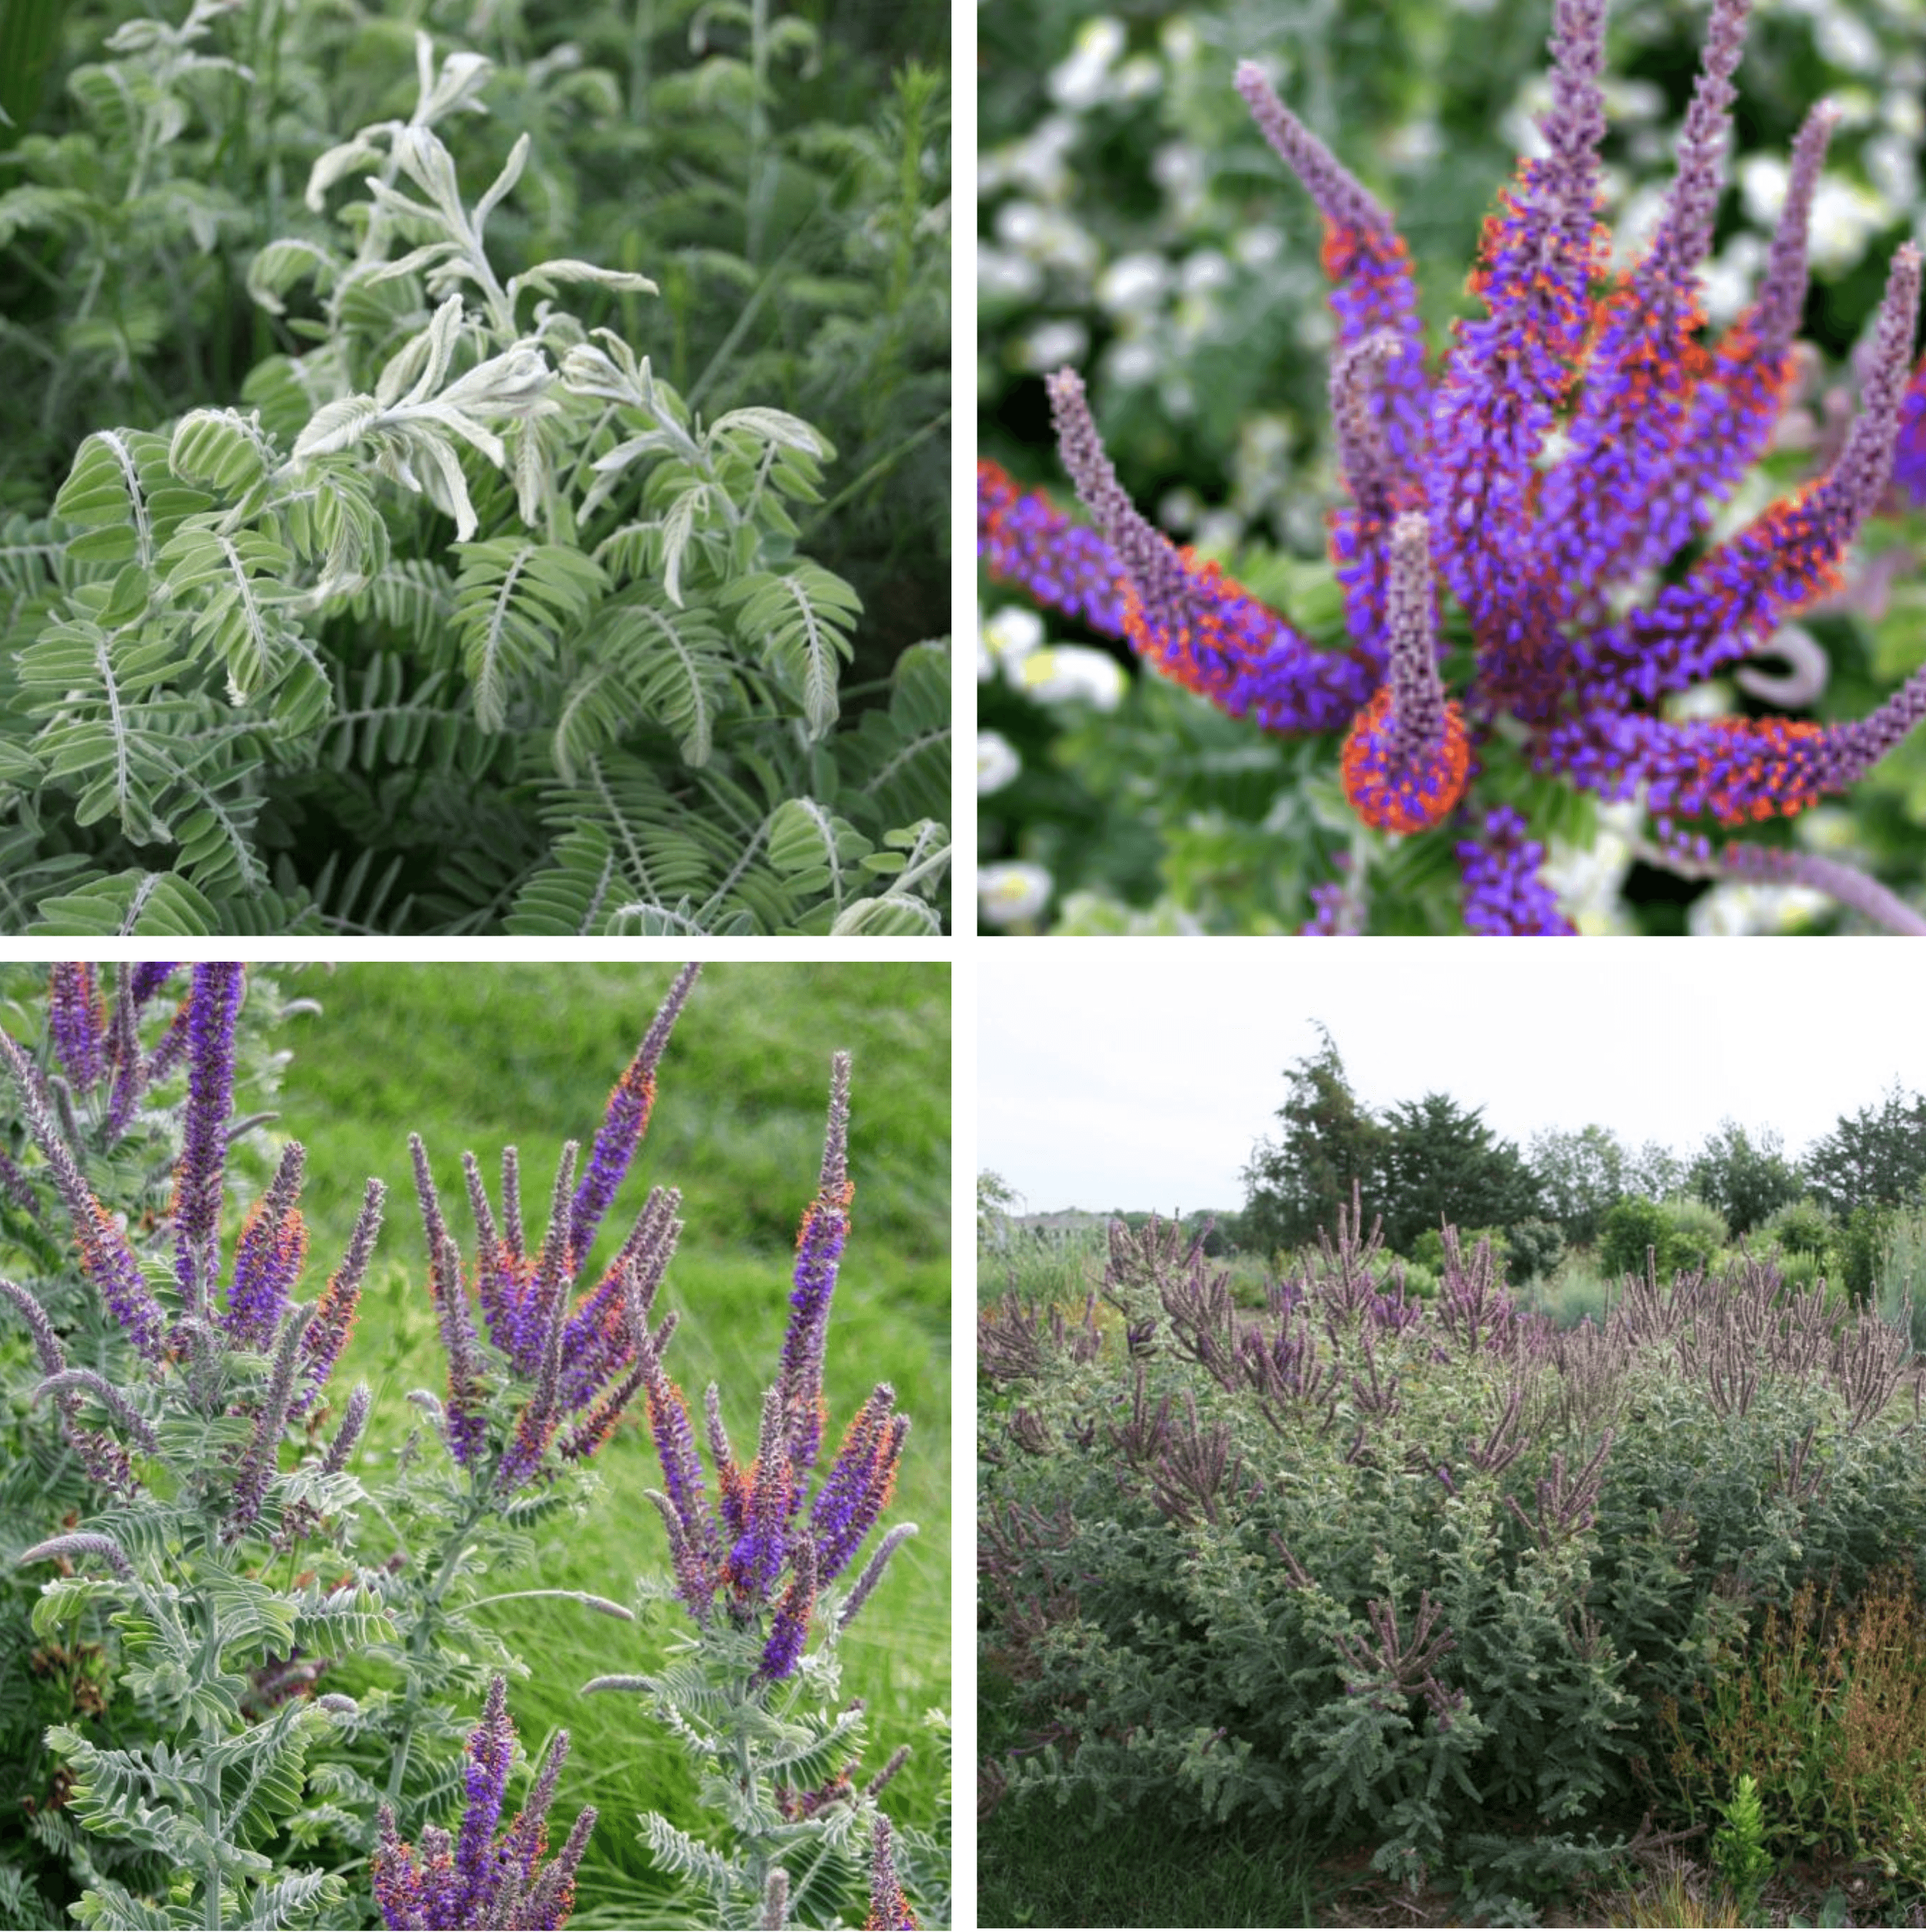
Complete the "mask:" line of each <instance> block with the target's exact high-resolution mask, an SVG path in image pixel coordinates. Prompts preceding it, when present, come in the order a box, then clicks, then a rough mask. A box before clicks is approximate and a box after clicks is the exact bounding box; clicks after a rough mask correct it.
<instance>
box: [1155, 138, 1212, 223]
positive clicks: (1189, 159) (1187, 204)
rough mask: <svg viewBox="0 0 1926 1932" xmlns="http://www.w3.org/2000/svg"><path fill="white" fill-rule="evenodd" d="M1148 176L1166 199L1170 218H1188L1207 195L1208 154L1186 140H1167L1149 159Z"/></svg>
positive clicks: (1209, 178)
mask: <svg viewBox="0 0 1926 1932" xmlns="http://www.w3.org/2000/svg"><path fill="white" fill-rule="evenodd" d="M1151 180H1153V181H1155V182H1156V183H1157V185H1158V187H1160V188H1162V189H1163V191H1164V193H1165V195H1166V197H1167V198H1168V199H1169V202H1170V208H1169V212H1170V214H1171V215H1172V217H1173V218H1175V220H1178V221H1180V222H1188V221H1190V220H1192V219H1193V218H1194V217H1196V215H1197V214H1198V213H1199V211H1201V210H1202V208H1203V206H1204V204H1205V200H1206V199H1208V190H1209V188H1210V184H1211V163H1210V160H1209V157H1208V156H1207V155H1206V154H1205V152H1204V150H1203V149H1202V148H1199V147H1195V146H1193V145H1192V144H1191V143H1190V142H1188V141H1166V142H1165V143H1164V145H1163V146H1162V147H1161V148H1159V149H1158V150H1157V153H1156V154H1155V155H1154V157H1152V159H1151Z"/></svg>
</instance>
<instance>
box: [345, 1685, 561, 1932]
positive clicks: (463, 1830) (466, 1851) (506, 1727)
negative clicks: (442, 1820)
mask: <svg viewBox="0 0 1926 1932" xmlns="http://www.w3.org/2000/svg"><path fill="white" fill-rule="evenodd" d="M514 1754H515V1733H514V1725H513V1724H511V1722H510V1721H509V1718H508V1685H507V1683H506V1682H505V1680H504V1679H502V1678H499V1677H497V1678H496V1679H495V1680H494V1682H493V1683H492V1684H490V1686H489V1687H488V1700H487V1703H486V1704H485V1705H484V1707H483V1709H482V1713H481V1723H480V1724H478V1725H477V1726H476V1727H475V1730H474V1731H473V1732H472V1733H471V1734H470V1736H469V1740H468V1769H467V1774H466V1787H467V1804H466V1808H464V1810H463V1814H462V1820H461V1826H460V1831H459V1832H458V1834H457V1835H455V1836H454V1837H451V1836H450V1835H449V1833H448V1832H446V1830H444V1829H443V1828H442V1827H440V1826H434V1825H431V1826H429V1827H428V1829H427V1830H426V1831H425V1832H423V1833H422V1842H421V1845H420V1847H419V1849H416V1847H415V1846H411V1845H408V1844H405V1843H403V1842H402V1841H401V1838H400V1837H399V1836H398V1834H397V1832H396V1831H395V1814H394V1813H393V1812H392V1811H390V1810H389V1808H388V1807H387V1806H386V1805H383V1807H382V1808H381V1842H380V1846H378V1848H377V1850H376V1852H375V1854H374V1897H375V1903H377V1905H379V1906H380V1908H381V1913H382V1917H383V1919H385V1920H386V1922H387V1924H389V1926H390V1927H394V1928H395V1932H430V1928H434V1932H450V1928H455V1929H456V1932H460V1929H461V1928H472V1932H481V1928H483V1927H490V1928H495V1932H555V1928H556V1927H559V1926H562V1925H564V1924H566V1923H567V1922H568V1914H569V1912H570V1911H571V1909H573V1907H574V1902H575V1872H576V1869H577V1867H578V1866H579V1865H580V1863H581V1861H582V1853H583V1851H584V1850H585V1849H586V1847H587V1845H588V1842H589V1833H590V1832H592V1831H593V1830H594V1829H595V1808H594V1807H593V1806H592V1805H587V1806H584V1807H583V1810H582V1811H581V1813H580V1816H578V1817H577V1819H576V1820H575V1823H574V1828H573V1829H571V1831H570V1832H569V1834H568V1839H567V1841H566V1842H565V1843H564V1844H563V1846H562V1849H561V1850H560V1851H559V1852H557V1853H556V1855H555V1857H554V1858H553V1859H550V1860H548V1861H547V1862H546V1863H544V1854H545V1852H547V1843H548V1824H547V1820H548V1812H549V1808H550V1806H551V1805H553V1803H554V1801H555V1788H556V1782H557V1781H558V1780H559V1778H560V1777H561V1775H562V1766H563V1765H564V1764H565V1763H567V1761H568V1733H567V1732H566V1731H558V1732H557V1733H556V1735H555V1742H554V1743H553V1745H550V1747H549V1750H548V1754H547V1757H545V1758H544V1760H542V1765H541V1770H540V1772H538V1773H537V1775H536V1777H535V1789H534V1790H532V1792H531V1793H529V1801H528V1802H527V1804H526V1805H524V1806H523V1808H522V1809H521V1810H520V1811H518V1812H517V1814H515V1817H514V1820H513V1822H512V1823H511V1824H510V1825H509V1826H508V1829H506V1830H505V1831H499V1830H498V1829H497V1827H498V1826H499V1823H500V1821H501V1816H502V1798H503V1796H504V1794H505V1793H506V1791H507V1790H508V1772H509V1769H510V1767H511V1765H512V1764H513V1763H514Z"/></svg>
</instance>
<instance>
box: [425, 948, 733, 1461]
mask: <svg viewBox="0 0 1926 1932" xmlns="http://www.w3.org/2000/svg"><path fill="white" fill-rule="evenodd" d="M699 970H700V969H699V968H697V967H695V966H693V965H691V966H686V967H685V968H683V969H682V971H681V972H680V973H679V974H677V975H676V979H675V981H674V983H673V985H672V986H670V989H669V992H668V994H667V997H666V998H664V1001H662V1004H661V1008H660V1009H659V1010H658V1012H657V1013H656V1015H655V1019H653V1021H652V1022H651V1023H650V1025H649V1030H648V1031H647V1033H646V1034H645V1035H644V1036H643V1040H642V1043H641V1045H640V1046H639V1047H638V1048H637V1050H636V1052H635V1055H634V1058H633V1059H632V1060H631V1061H630V1063H629V1064H628V1068H627V1070H626V1071H625V1073H623V1074H622V1078H621V1079H619V1081H617V1082H616V1085H615V1090H614V1091H613V1093H612V1094H610V1097H609V1102H608V1106H607V1112H606V1113H605V1114H604V1118H603V1121H602V1124H601V1128H600V1129H599V1130H598V1132H597V1133H596V1135H595V1142H594V1145H593V1146H592V1149H591V1150H590V1153H589V1164H588V1168H587V1171H586V1172H585V1173H583V1175H582V1176H581V1178H580V1182H579V1184H578V1183H577V1178H576V1161H577V1154H578V1153H579V1151H580V1148H579V1145H578V1143H577V1142H574V1141H570V1142H567V1143H566V1144H565V1145H564V1146H563V1148H562V1155H561V1159H560V1160H559V1163H557V1166H556V1176H555V1186H554V1190H553V1197H552V1199H551V1201H550V1208H549V1216H548V1232H547V1236H546V1238H544V1241H542V1243H541V1246H540V1247H539V1248H538V1249H536V1250H535V1251H534V1252H533V1253H530V1252H529V1248H528V1245H527V1242H526V1237H525V1235H524V1232H523V1223H522V1210H521V1169H520V1157H519V1156H518V1155H517V1152H516V1151H515V1150H514V1148H507V1149H505V1151H504V1152H503V1154H502V1187H501V1205H502V1212H501V1215H500V1218H499V1220H498V1219H497V1218H496V1214H495V1210H494V1207H493V1203H491V1202H490V1199H489V1198H488V1191H487V1184H486V1183H485V1182H484V1181H483V1179H482V1178H481V1169H480V1167H479V1166H478V1163H476V1161H475V1157H474V1156H473V1155H472V1154H464V1155H463V1157H462V1166H463V1172H464V1175H466V1181H467V1188H468V1199H469V1207H470V1208H471V1210H472V1212H473V1214H474V1217H475V1266H474V1270H473V1291H474V1302H473V1304H471V1302H470V1299H469V1283H467V1282H466V1280H464V1279H463V1272H462V1266H461V1257H460V1250H459V1248H458V1246H457V1244H456V1243H455V1239H454V1237H453V1236H452V1235H451V1234H450V1233H449V1229H448V1224H447V1223H446V1220H445V1219H444V1218H443V1214H442V1209H441V1203H440V1199H439V1197H438V1196H437V1193H436V1191H435V1185H434V1178H433V1177H432V1175H431V1173H430V1172H429V1168H428V1151H427V1150H426V1148H425V1147H424V1146H423V1145H422V1142H421V1139H420V1137H419V1136H410V1141H409V1146H410V1151H412V1154H413V1158H414V1164H415V1187H416V1195H417V1197H418V1199H419V1201H420V1203H421V1209H422V1226H423V1229H424V1230H425V1233H426V1235H427V1240H428V1280H429V1286H430V1292H431V1294H432V1295H433V1297H434V1304H435V1312H436V1317H437V1323H438V1325H439V1327H440V1331H441V1339H442V1346H443V1352H445V1353H446V1355H447V1357H448V1365H449V1385H448V1399H447V1400H446V1403H444V1404H443V1410H442V1425H443V1434H444V1436H445V1437H446V1440H447V1442H448V1445H449V1453H450V1454H452V1456H453V1457H455V1460H456V1461H457V1462H458V1463H460V1465H461V1466H463V1468H464V1469H471V1468H474V1467H475V1466H478V1464H479V1463H481V1461H482V1460H483V1459H484V1455H485V1453H486V1451H487V1427H486V1418H485V1417H484V1414H483V1397H484V1388H485V1385H486V1382H487V1374H486V1371H485V1370H484V1357H483V1354H482V1343H481V1337H480V1335H479V1334H478V1331H477V1329H476V1327H475V1313H474V1308H475V1306H477V1305H478V1307H479V1308H480V1310H481V1316H482V1319H483V1322H484V1323H485V1325H486V1326H487V1333H488V1340H489V1342H490V1343H492V1345H493V1348H494V1349H495V1350H496V1352H499V1355H500V1356H501V1357H502V1358H503V1359H504V1360H505V1364H506V1366H507V1367H508V1370H509V1372H510V1373H511V1375H512V1376H514V1378H515V1379H517V1380H518V1381H520V1382H522V1383H524V1384H526V1385H527V1388H526V1397H525V1400H523V1404H522V1407H521V1409H520V1413H519V1415H518V1416H517V1419H516V1421H515V1424H514V1430H513V1433H512V1434H511V1436H510V1437H509V1439H508V1442H506V1444H505V1445H503V1447H502V1450H501V1453H500V1455H499V1459H498V1460H497V1461H496V1465H495V1467H494V1470H493V1475H492V1477H491V1478H490V1481H491V1483H492V1485H493V1487H494V1488H495V1489H496V1490H497V1491H499V1493H501V1494H502V1495H504V1496H506V1495H510V1494H512V1493H514V1491H515V1490H518V1489H520V1488H523V1487H526V1485H528V1484H530V1483H532V1482H535V1481H539V1480H541V1479H542V1478H543V1477H544V1473H546V1474H547V1475H553V1465H552V1464H547V1465H546V1468H545V1469H544V1459H545V1458H546V1457H547V1455H548V1454H549V1452H550V1450H551V1448H552V1449H553V1450H555V1451H556V1453H557V1454H559V1456H560V1457H562V1459H564V1460H569V1461H579V1460H583V1459H584V1458H586V1457H589V1456H592V1455H593V1454H595V1451H596V1450H598V1448H601V1445H602V1444H603V1443H604V1442H606V1441H607V1439H608V1438H609V1436H610V1434H611V1433H613V1430H614V1428H615V1425H616V1423H617V1422H618V1421H619V1420H620V1418H621V1416H622V1412H623V1411H624V1410H625V1409H626V1408H627V1406H628V1403H630V1401H631V1400H632V1399H633V1398H634V1396H635V1394H637V1391H639V1390H640V1389H641V1388H643V1387H644V1386H645V1381H646V1372H645V1370H643V1367H642V1366H641V1364H640V1360H639V1358H638V1356H637V1350H636V1346H635V1342H634V1327H635V1325H637V1323H639V1324H640V1328H641V1330H642V1331H643V1334H645V1335H646V1334H647V1332H648V1331H647V1321H648V1316H649V1310H650V1309H651V1307H652V1306H653V1304H654V1301H655V1294H656V1292H657V1290H658V1289H659V1288H660V1286H661V1280H662V1277H663V1274H664V1271H666V1270H667V1267H668V1264H669V1258H670V1256H671V1255H672V1254H673V1253H674V1252H675V1246H676V1240H677V1238H678V1237H679V1235H680V1233H681V1229H682V1224H681V1223H679V1221H678V1220H676V1218H675V1217H676V1209H677V1208H678V1207H679V1205H681V1197H680V1196H679V1194H677V1193H676V1192H675V1190H673V1189H671V1188H660V1187H658V1188H656V1189H655V1190H652V1192H651V1193H650V1194H649V1199H648V1200H647V1202H646V1203H645V1204H644V1205H643V1209H642V1211H641V1213H640V1214H639V1215H638V1216H637V1218H636V1220H635V1223H634V1226H632V1227H631V1229H630V1230H629V1232H628V1236H627V1238H625V1240H624V1241H623V1242H622V1246H621V1247H620V1248H619V1250H617V1252H616V1254H615V1256H613V1259H611V1260H610V1262H609V1263H608V1265H607V1267H606V1268H604V1270H603V1271H602V1272H601V1274H600V1276H599V1277H598V1278H597V1279H596V1280H595V1284H594V1286H592V1287H591V1288H589V1289H588V1290H587V1291H586V1292H585V1293H583V1294H582V1295H580V1296H579V1298H578V1297H577V1295H576V1294H575V1287H576V1283H577V1280H578V1279H579V1277H580V1274H581V1271H582V1270H583V1268H584V1267H585V1266H586V1263H587V1260H588V1256H589V1250H590V1249H591V1248H592V1247H593V1246H594V1244H595V1236H596V1235H597V1232H598V1231H599V1229H600V1228H601V1223H602V1221H603V1220H604V1217H605V1216H606V1215H607V1212H608V1209H609V1208H610V1205H611V1203H612V1202H613V1200H614V1198H615V1195H616V1190H617V1189H618V1188H619V1187H620V1185H621V1183H622V1179H623V1178H624V1177H625V1175H627V1173H628V1169H629V1166H630V1165H631V1163H632V1162H633V1160H634V1157H635V1150H636V1148H637V1146H638V1145H639V1144H640V1141H641V1138H642V1136H643V1132H644V1131H645V1130H646V1128H647V1126H648V1124H649V1112H650V1110H651V1109H652V1106H653V1104H654V1101H655V1069H656V1067H657V1065H658V1063H659V1062H660V1061H661V1057H662V1054H663V1052H664V1049H666V1048H667V1045H668V1042H669V1036H670V1034H671V1032H673V1030H674V1027H675V1022H676V1016H677V1015H678V1014H679V1013H680V1012H681V1011H682V1006H683V1004H684V1003H685V1001H687V999H688V995H689V992H690V989H691V988H692V987H693V986H694V984H695V980H696V977H697V972H698V971H699ZM673 1326H674V1324H673V1321H672V1320H671V1321H669V1322H664V1323H663V1324H662V1325H661V1327H660V1328H658V1330H657V1331H656V1332H655V1334H654V1336H653V1337H652V1343H651V1346H652V1348H653V1349H655V1350H657V1351H658V1352H659V1350H660V1349H661V1348H662V1347H663V1346H665V1345H666V1343H667V1340H668V1338H669V1336H670V1333H671V1332H672V1331H673Z"/></svg>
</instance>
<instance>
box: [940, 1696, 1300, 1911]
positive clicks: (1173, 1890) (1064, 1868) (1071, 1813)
mask: <svg viewBox="0 0 1926 1932" xmlns="http://www.w3.org/2000/svg"><path fill="white" fill-rule="evenodd" d="M1013 1688H1014V1687H1013V1686H1012V1685H1010V1683H1009V1682H1008V1681H1007V1679H1004V1678H1003V1677H1002V1676H1001V1675H1000V1674H999V1673H997V1672H996V1671H995V1670H994V1669H993V1668H992V1667H989V1666H986V1667H985V1668H984V1670H983V1675H982V1679H981V1682H980V1724H981V1727H982V1730H981V1737H980V1744H981V1748H982V1751H983V1755H984V1757H986V1759H988V1758H992V1757H997V1756H999V1755H1001V1754H1002V1753H1003V1752H1004V1751H1009V1750H1011V1749H1013V1748H1021V1747H1022V1745H1024V1744H1025V1742H1026V1738H1025V1731H1024V1727H1023V1724H1022V1719H1021V1718H1020V1717H1019V1715H1018V1714H1017V1712H1016V1709H1015V1703H1014V1698H1013ZM1314 1855H1315V1854H1314V1853H1313V1852H1311V1851H1310V1849H1309V1848H1308V1847H1307V1845H1306V1843H1305V1842H1304V1840H1303V1838H1302V1837H1301V1835H1300V1834H1298V1833H1296V1832H1293V1831H1292V1830H1291V1829H1289V1826H1281V1827H1280V1825H1279V1824H1278V1823H1277V1822H1276V1821H1274V1820H1266V1821H1265V1822H1264V1823H1261V1824H1256V1825H1253V1824H1252V1823H1250V1822H1249V1821H1240V1822H1239V1823H1237V1824H1235V1825H1232V1826H1224V1827H1222V1828H1220V1829H1217V1830H1214V1831H1203V1832H1200V1831H1196V1830H1188V1829H1187V1830H1185V1831H1183V1832H1178V1833H1175V1834H1173V1833H1172V1831H1171V1829H1170V1828H1169V1825H1168V1823H1166V1822H1165V1821H1164V1820H1162V1819H1160V1818H1159V1817H1157V1815H1156V1811H1155V1808H1154V1807H1149V1808H1146V1809H1145V1811H1142V1812H1141V1813H1138V1814H1133V1815H1130V1816H1127V1817H1122V1818H1114V1817H1113V1818H1110V1819H1108V1820H1105V1821H1104V1822H1103V1824H1102V1825H1101V1826H1096V1825H1094V1823H1093V1820H1092V1818H1091V1808H1090V1807H1089V1805H1088V1804H1085V1803H1083V1802H1073V1803H1072V1804H1070V1805H1065V1806H1063V1807H1061V1808H1060V1807H1058V1806H1057V1805H1053V1804H1049V1803H1043V1802H1025V1803H1022V1804H1016V1803H1012V1802H1009V1801H1008V1800H1006V1801H1004V1802H1002V1803H1001V1804H999V1805H997V1806H996V1808H995V1809H994V1810H992V1811H991V1812H990V1814H989V1816H988V1817H985V1818H983V1820H981V1821H980V1823H979V1825H978V1826H977V1921H978V1923H979V1924H983V1925H1106V1926H1111V1925H1239V1926H1242V1925H1253V1926H1277V1925H1314V1924H1319V1922H1321V1921H1320V1908H1321V1906H1325V1902H1326V1901H1327V1900H1328V1898H1329V1897H1331V1895H1334V1893H1335V1891H1336V1887H1335V1885H1325V1884H1323V1883H1322V1882H1320V1881H1319V1879H1317V1877H1316V1875H1315V1873H1314V1871H1313V1857H1314ZM1325 1909H1328V1906H1326V1908H1325Z"/></svg>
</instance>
